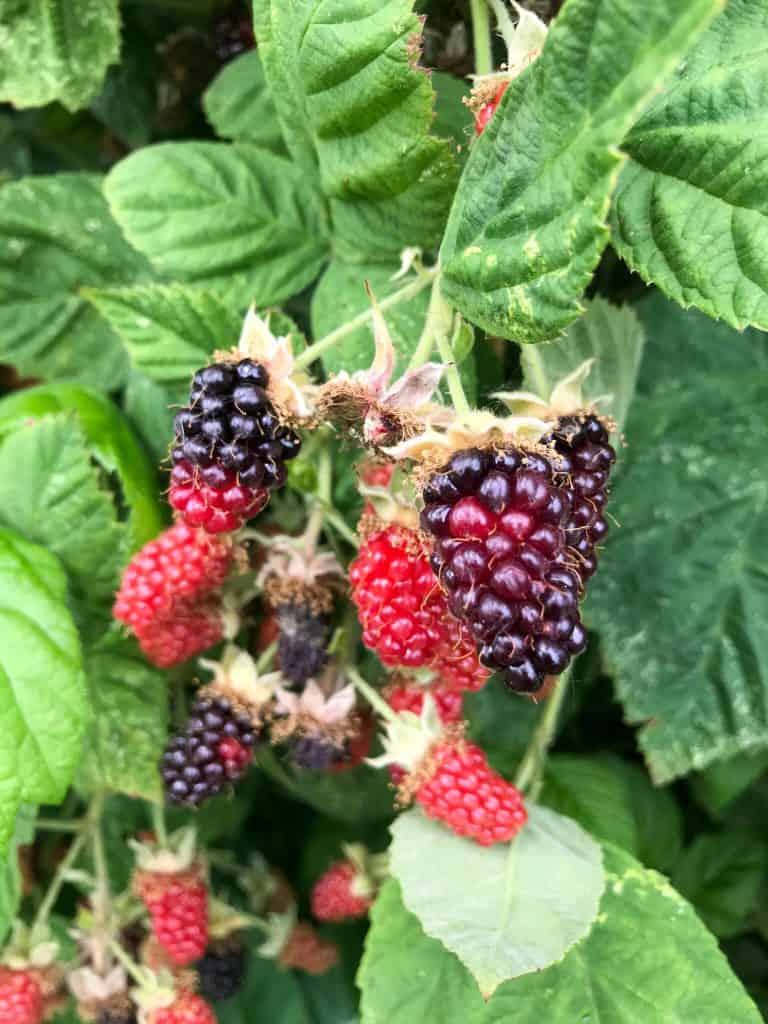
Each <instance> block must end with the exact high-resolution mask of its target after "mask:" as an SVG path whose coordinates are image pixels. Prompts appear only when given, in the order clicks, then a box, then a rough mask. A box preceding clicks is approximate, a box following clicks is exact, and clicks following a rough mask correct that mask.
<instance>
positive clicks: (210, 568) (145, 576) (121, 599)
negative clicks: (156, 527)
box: [113, 523, 232, 668]
mask: <svg viewBox="0 0 768 1024" xmlns="http://www.w3.org/2000/svg"><path fill="white" fill-rule="evenodd" d="M231 563H232V548H231V546H230V545H229V544H226V543H225V542H223V541H221V540H219V539H217V538H212V537H208V536H206V534H205V533H203V532H202V531H201V530H194V529H192V528H191V527H190V526H188V525H187V524H186V523H177V524H176V525H175V526H173V527H171V528H170V529H169V530H165V532H164V533H162V534H160V536H159V537H157V538H156V539H155V540H153V541H150V542H149V543H148V544H145V546H144V547H143V548H142V549H141V551H139V552H138V554H136V555H134V557H133V558H132V559H131V561H130V563H129V564H128V567H127V568H126V570H125V573H124V574H123V579H122V582H121V584H120V590H119V591H118V594H117V598H116V600H115V605H114V609H113V613H114V616H115V618H116V619H119V620H120V621H121V622H124V623H126V625H128V626H130V627H131V629H132V630H133V631H134V633H135V634H136V637H137V639H138V641H139V644H140V645H141V649H142V650H143V651H144V653H145V654H146V656H147V657H148V658H149V660H150V661H152V662H153V663H154V664H155V665H158V666H159V667H161V668H167V667H169V666H171V665H177V664H178V663H179V662H182V661H186V660H187V659H188V658H191V657H192V656H193V655H195V654H198V653H199V652H200V651H204V650H205V649H206V648H207V647H210V646H211V645H212V644H215V643H217V642H218V641H219V640H220V639H221V637H222V621H221V614H220V606H219V602H218V599H217V598H216V597H214V596H213V594H214V592H215V591H216V590H218V589H219V588H220V587H221V585H222V584H223V582H224V579H225V578H226V575H227V573H228V571H229V568H230V565H231Z"/></svg>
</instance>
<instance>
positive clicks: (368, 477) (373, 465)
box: [358, 459, 395, 487]
mask: <svg viewBox="0 0 768 1024" xmlns="http://www.w3.org/2000/svg"><path fill="white" fill-rule="evenodd" d="M394 471H395V467H394V465H393V464H392V463H391V462H380V461H378V460H377V459H368V460H366V461H364V462H363V463H361V465H360V466H359V468H358V476H359V477H360V480H361V481H362V483H364V484H365V485H366V486H367V487H389V485H390V482H391V480H392V474H393V473H394Z"/></svg>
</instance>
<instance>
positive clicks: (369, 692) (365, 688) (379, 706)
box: [347, 666, 397, 722]
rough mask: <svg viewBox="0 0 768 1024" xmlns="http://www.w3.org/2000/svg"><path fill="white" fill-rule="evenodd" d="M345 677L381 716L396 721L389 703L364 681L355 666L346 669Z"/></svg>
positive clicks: (389, 720) (395, 715)
mask: <svg viewBox="0 0 768 1024" xmlns="http://www.w3.org/2000/svg"><path fill="white" fill-rule="evenodd" d="M347 677H348V678H349V679H350V680H351V682H352V684H353V686H354V687H355V689H356V690H357V692H358V693H361V694H362V695H363V697H365V699H366V700H367V701H368V703H369V704H370V705H371V707H372V708H373V709H374V710H375V711H377V712H378V713H379V714H380V715H381V717H382V718H384V719H385V720H386V721H388V722H396V721H397V714H396V713H395V712H394V711H393V710H392V708H391V707H390V706H389V704H387V702H386V701H385V700H384V698H383V697H381V696H380V694H378V693H377V692H376V690H374V688H373V687H372V686H371V685H370V684H369V683H366V681H365V680H364V679H363V677H362V676H361V675H360V673H359V672H358V671H357V669H356V668H352V667H351V666H350V667H349V668H348V669H347Z"/></svg>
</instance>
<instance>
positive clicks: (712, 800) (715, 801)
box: [691, 750, 768, 816]
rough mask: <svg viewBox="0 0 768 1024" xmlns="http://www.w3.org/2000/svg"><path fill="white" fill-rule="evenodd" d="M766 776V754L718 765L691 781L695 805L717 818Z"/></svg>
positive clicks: (767, 767) (739, 757)
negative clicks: (699, 805) (758, 780)
mask: <svg viewBox="0 0 768 1024" xmlns="http://www.w3.org/2000/svg"><path fill="white" fill-rule="evenodd" d="M766 772H768V750H761V751H759V752H758V753H756V754H739V755H738V756H737V757H731V758H729V759H728V760H727V761H719V762H717V763H716V764H711V765H710V766H709V767H708V768H705V769H704V771H703V772H698V773H697V774H696V775H694V776H693V777H692V778H691V786H692V788H693V793H694V796H695V797H696V799H697V800H698V802H699V803H700V804H701V805H702V806H703V807H705V808H706V809H707V810H708V811H709V812H710V813H711V814H713V815H715V816H719V815H720V814H721V812H722V811H723V810H724V809H725V808H726V807H727V806H728V804H730V803H732V802H733V801H734V800H735V799H736V798H737V797H739V796H741V794H742V793H743V792H744V791H745V790H746V789H748V788H749V787H750V786H751V785H752V783H753V782H755V781H756V780H757V779H759V778H760V776H761V775H764V774H765V773H766Z"/></svg>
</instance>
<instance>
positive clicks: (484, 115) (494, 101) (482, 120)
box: [475, 82, 509, 135]
mask: <svg viewBox="0 0 768 1024" xmlns="http://www.w3.org/2000/svg"><path fill="white" fill-rule="evenodd" d="M508 85H509V82H502V83H501V85H500V86H499V88H498V89H497V90H496V92H495V93H494V94H493V97H492V98H491V99H490V100H488V102H487V103H483V105H482V106H481V107H480V109H479V110H478V112H477V113H476V114H475V135H482V134H483V132H484V131H485V129H486V128H487V127H488V123H489V121H490V120H491V118H492V117H493V115H494V114H495V113H496V108H497V107H498V105H499V104H500V103H501V97H502V96H503V95H504V93H505V92H506V91H507V86H508Z"/></svg>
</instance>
